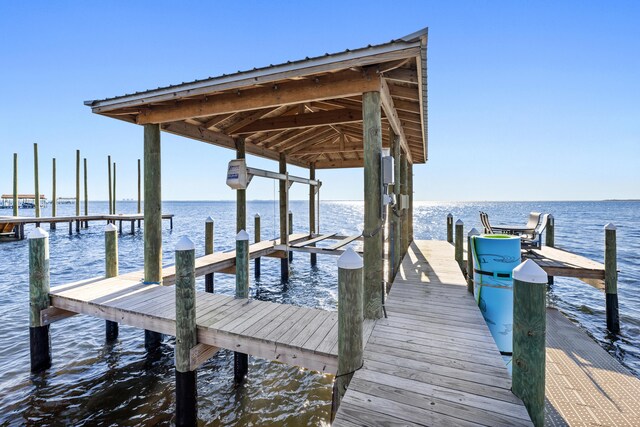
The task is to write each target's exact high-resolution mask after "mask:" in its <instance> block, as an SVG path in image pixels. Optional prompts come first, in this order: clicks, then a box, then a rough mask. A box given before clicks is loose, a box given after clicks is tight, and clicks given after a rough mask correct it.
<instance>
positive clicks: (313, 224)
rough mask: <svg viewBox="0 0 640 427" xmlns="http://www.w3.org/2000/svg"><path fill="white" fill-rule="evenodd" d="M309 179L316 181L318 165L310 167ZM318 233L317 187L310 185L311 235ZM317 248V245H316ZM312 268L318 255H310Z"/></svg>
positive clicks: (313, 164)
mask: <svg viewBox="0 0 640 427" xmlns="http://www.w3.org/2000/svg"><path fill="white" fill-rule="evenodd" d="M309 179H311V180H315V179H316V164H315V163H311V164H310V165H309ZM315 233H316V187H315V186H313V185H309V235H313V234H315ZM314 246H315V245H314ZM310 258H311V266H314V265H316V263H317V255H316V254H310Z"/></svg>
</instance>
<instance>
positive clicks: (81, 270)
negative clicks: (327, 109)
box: [0, 201, 640, 426]
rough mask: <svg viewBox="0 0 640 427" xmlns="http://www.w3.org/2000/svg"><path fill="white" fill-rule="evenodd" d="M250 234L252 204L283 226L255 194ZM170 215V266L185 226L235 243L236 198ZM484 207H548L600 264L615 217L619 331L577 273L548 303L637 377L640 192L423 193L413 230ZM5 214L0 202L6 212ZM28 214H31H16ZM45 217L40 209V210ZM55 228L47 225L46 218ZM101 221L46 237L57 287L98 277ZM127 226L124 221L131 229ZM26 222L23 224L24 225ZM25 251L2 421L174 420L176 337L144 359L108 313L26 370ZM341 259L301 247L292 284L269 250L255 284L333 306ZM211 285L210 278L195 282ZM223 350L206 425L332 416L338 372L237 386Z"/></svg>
mask: <svg viewBox="0 0 640 427" xmlns="http://www.w3.org/2000/svg"><path fill="white" fill-rule="evenodd" d="M58 208H59V209H58V214H59V215H65V214H71V213H73V211H74V207H73V206H72V205H60V206H59V207H58ZM106 209H107V204H106V203H100V202H95V203H91V204H90V213H103V212H106ZM135 209H136V204H135V203H132V202H121V203H119V205H118V212H121V213H129V212H135ZM247 209H248V210H247V212H248V213H249V214H250V216H249V220H248V232H249V234H250V235H251V236H253V217H252V214H253V213H260V215H261V218H262V237H263V239H267V238H272V237H275V234H276V233H275V232H274V230H277V229H278V223H277V218H275V220H274V214H276V215H277V211H276V209H277V208H276V206H275V205H274V203H273V202H271V201H269V202H249V203H248V208H247ZM362 209H363V204H362V202H322V204H321V209H320V210H321V213H320V231H321V232H329V231H331V232H338V233H340V234H354V233H359V232H360V231H361V230H362V226H363V212H362ZM163 210H164V212H170V213H174V214H175V215H176V217H175V219H174V229H173V230H169V226H168V222H165V223H164V233H163V248H164V262H165V263H171V262H172V259H173V253H172V248H173V246H174V245H175V243H176V242H177V240H178V239H179V238H180V237H181V236H183V235H187V236H189V237H190V238H191V239H192V240H194V242H195V244H196V248H197V255H203V254H204V220H205V218H206V217H207V216H209V215H211V216H212V217H213V218H214V219H215V221H216V223H215V227H216V234H215V236H216V238H215V249H216V250H217V251H221V250H228V249H232V248H233V246H234V239H233V235H234V234H235V233H234V230H235V203H233V202H166V203H164V206H163ZM291 210H292V211H293V214H294V232H304V231H306V230H307V229H308V216H307V203H306V202H292V203H291ZM479 210H483V211H486V212H488V213H489V215H490V219H491V221H492V223H509V224H511V223H523V224H524V223H525V222H526V219H527V215H528V213H529V212H530V211H541V212H550V213H553V215H554V216H555V218H556V245H557V246H560V247H562V248H565V249H567V250H570V251H573V252H576V253H579V254H581V255H584V256H587V257H590V258H593V259H596V260H598V261H602V259H603V241H604V232H603V226H604V224H605V223H607V222H613V223H614V224H615V225H616V226H617V227H618V267H619V269H620V276H619V295H620V315H621V324H622V333H621V334H620V336H618V337H613V336H610V335H608V334H607V331H606V329H605V311H604V294H603V293H602V291H598V290H596V289H594V288H592V287H590V286H588V285H586V284H584V283H582V282H580V281H578V280H573V279H563V278H556V280H555V283H554V285H553V286H552V287H551V289H550V292H549V302H550V304H552V305H555V306H557V307H558V308H559V309H560V310H562V311H563V312H564V313H565V314H567V316H569V318H571V319H572V320H574V321H575V322H577V323H578V324H579V325H580V327H582V328H584V329H585V330H586V331H587V332H588V333H589V334H590V335H591V336H592V337H593V338H594V339H596V340H597V341H598V342H599V343H600V344H601V345H602V346H603V347H604V348H606V349H607V351H609V352H610V353H611V354H612V355H614V356H615V357H617V358H618V359H619V360H621V361H622V363H623V364H625V365H626V366H627V367H628V368H629V369H631V370H632V371H633V372H634V373H635V374H636V375H638V374H639V373H640V343H639V342H638V337H639V336H640V295H639V293H638V292H637V291H636V288H637V286H638V283H639V282H640V265H639V264H640V263H639V262H638V259H637V254H638V253H640V228H639V227H638V226H639V224H640V217H639V214H638V212H640V202H517V203H494V202H482V203H480V202H478V203H441V202H416V204H415V207H414V228H415V233H414V234H415V238H416V239H431V238H435V239H445V238H446V223H445V217H446V215H447V213H449V212H451V213H452V214H453V215H454V217H455V218H456V219H458V218H461V219H462V220H463V221H464V223H465V230H468V229H469V227H470V226H473V227H476V228H478V229H480V221H479V217H478V211H479ZM6 214H10V211H8V210H0V215H6ZM21 214H24V215H32V214H33V210H31V211H29V210H25V211H24V212H21ZM46 215H48V209H44V211H43V216H46ZM44 228H45V229H48V225H44ZM103 229H104V224H98V223H92V224H91V226H90V228H89V229H87V230H82V231H81V233H80V234H79V235H78V234H74V235H73V236H69V235H68V233H67V231H68V229H67V227H66V226H61V227H59V229H58V230H57V231H54V232H52V233H51V238H50V248H51V284H52V286H55V285H58V284H62V283H66V282H69V281H72V280H78V279H81V278H86V277H92V276H95V275H97V274H102V272H103V269H104V265H103V264H104V253H103V251H104V249H103ZM124 230H125V233H126V232H127V231H128V230H129V226H128V224H126V225H125V227H124ZM29 231H30V229H27V232H29ZM119 250H120V271H121V272H123V273H124V272H128V271H134V270H139V269H140V268H141V266H142V262H143V238H142V231H141V230H139V229H136V233H135V234H134V235H127V234H125V235H123V236H122V237H121V238H120V241H119ZM27 261H28V247H27V244H26V242H3V243H0V425H2V426H4V425H23V424H37V425H65V424H67V425H155V424H160V425H169V424H170V422H171V419H172V416H173V412H174V392H175V389H174V378H173V342H172V340H171V339H168V340H167V341H165V344H163V346H162V347H161V349H160V351H158V352H157V353H155V354H153V355H147V354H146V352H145V350H144V339H143V333H142V331H140V330H137V329H134V328H129V327H125V326H121V331H120V336H119V339H118V340H117V342H116V343H114V344H105V342H104V339H103V336H104V322H103V321H100V320H97V319H93V318H89V317H84V316H75V317H72V318H69V319H67V320H64V321H62V322H58V323H55V324H53V325H52V327H51V331H52V333H51V339H52V353H53V367H52V368H51V369H50V370H48V371H47V372H46V373H44V374H39V375H31V374H30V373H29V348H28V311H27V310H28V262H27ZM335 262H336V259H335V257H330V256H318V264H317V267H315V268H311V267H310V266H309V259H308V256H307V255H305V254H299V253H296V254H295V255H294V260H293V263H292V274H291V280H290V282H289V283H287V284H282V283H280V270H279V267H280V263H279V261H278V260H277V259H263V260H262V276H261V278H260V280H259V281H255V280H253V272H252V273H251V274H252V275H251V277H252V283H251V294H252V297H254V298H258V299H262V300H269V301H276V302H286V303H290V304H297V305H304V306H309V307H317V308H322V309H326V310H335V309H336V302H337V270H336V264H335ZM197 286H198V288H199V289H204V281H203V280H202V279H199V280H198V282H197ZM215 286H216V292H220V293H226V294H232V293H233V290H234V287H235V285H234V277H233V276H229V275H222V274H219V275H216V284H215ZM229 356H230V355H229V353H228V352H227V351H221V352H220V353H219V354H218V355H217V356H216V357H214V358H213V359H211V360H210V361H209V362H207V363H206V364H205V365H203V367H202V368H201V369H199V371H198V406H199V417H200V420H201V422H202V423H207V424H211V425H237V426H245V425H289V426H298V425H328V417H329V412H330V399H331V381H332V378H331V376H328V375H321V374H318V373H315V372H309V371H306V370H302V369H298V368H294V367H290V366H286V365H282V364H279V363H274V362H268V361H264V360H261V359H253V358H251V359H250V368H249V376H248V378H247V381H246V383H245V384H244V385H242V386H240V387H236V386H235V385H234V384H233V363H232V362H231V360H232V358H230V357H229Z"/></svg>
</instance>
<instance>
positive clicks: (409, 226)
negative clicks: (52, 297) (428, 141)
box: [407, 162, 413, 243]
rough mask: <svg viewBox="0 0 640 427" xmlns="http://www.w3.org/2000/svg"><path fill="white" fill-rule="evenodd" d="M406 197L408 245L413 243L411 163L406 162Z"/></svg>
mask: <svg viewBox="0 0 640 427" xmlns="http://www.w3.org/2000/svg"><path fill="white" fill-rule="evenodd" d="M407 164H408V166H409V170H408V171H407V187H408V188H407V195H408V196H409V209H408V210H407V232H408V233H409V243H411V242H413V163H411V162H407Z"/></svg>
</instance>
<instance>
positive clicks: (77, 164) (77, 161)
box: [76, 150, 80, 231]
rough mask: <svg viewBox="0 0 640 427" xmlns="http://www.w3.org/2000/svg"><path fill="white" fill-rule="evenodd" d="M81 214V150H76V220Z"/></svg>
mask: <svg viewBox="0 0 640 427" xmlns="http://www.w3.org/2000/svg"><path fill="white" fill-rule="evenodd" d="M79 216H80V150H76V221H77V217H79ZM78 225H79V223H78ZM76 228H77V226H76ZM76 231H78V230H76Z"/></svg>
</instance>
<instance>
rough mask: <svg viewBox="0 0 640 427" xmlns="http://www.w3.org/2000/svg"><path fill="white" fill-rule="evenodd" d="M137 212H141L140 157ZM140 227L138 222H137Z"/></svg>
mask: <svg viewBox="0 0 640 427" xmlns="http://www.w3.org/2000/svg"><path fill="white" fill-rule="evenodd" d="M138 213H142V184H141V179H140V159H138ZM138 227H140V224H138Z"/></svg>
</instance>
